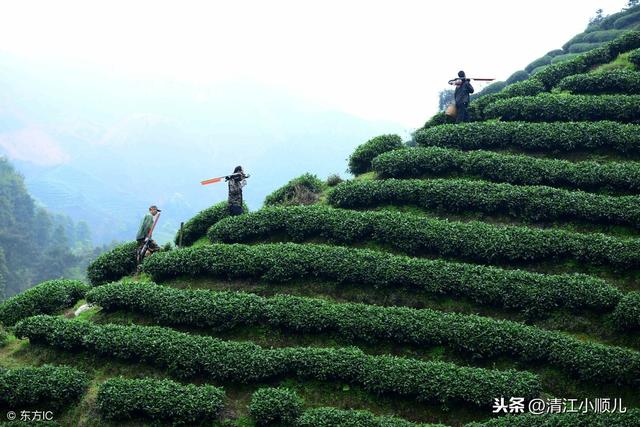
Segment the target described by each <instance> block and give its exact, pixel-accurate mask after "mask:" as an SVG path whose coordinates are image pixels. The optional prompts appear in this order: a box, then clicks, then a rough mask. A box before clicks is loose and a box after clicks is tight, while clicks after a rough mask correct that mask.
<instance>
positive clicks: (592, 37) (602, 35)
mask: <svg viewBox="0 0 640 427" xmlns="http://www.w3.org/2000/svg"><path fill="white" fill-rule="evenodd" d="M624 33H625V30H602V31H593V32H590V33H580V34H578V35H576V36H574V37H573V38H572V39H571V40H569V41H568V42H566V43H565V44H564V45H563V46H562V49H564V50H568V49H569V47H570V46H571V45H572V44H574V43H601V42H608V41H611V40H613V39H615V38H617V37H620V36H621V35H623V34H624Z"/></svg>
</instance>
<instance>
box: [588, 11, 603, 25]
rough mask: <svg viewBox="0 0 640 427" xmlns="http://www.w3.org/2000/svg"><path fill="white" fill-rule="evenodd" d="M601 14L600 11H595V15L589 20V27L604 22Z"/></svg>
mask: <svg viewBox="0 0 640 427" xmlns="http://www.w3.org/2000/svg"><path fill="white" fill-rule="evenodd" d="M602 13H603V11H602V9H598V10H596V15H595V16H594V17H593V18H591V19H589V25H598V24H599V23H601V22H602V21H603V20H604V16H603V15H602Z"/></svg>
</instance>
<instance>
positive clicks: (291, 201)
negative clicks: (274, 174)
mask: <svg viewBox="0 0 640 427" xmlns="http://www.w3.org/2000/svg"><path fill="white" fill-rule="evenodd" d="M324 188H325V183H324V182H322V180H321V179H319V178H318V177H317V176H316V175H313V174H310V173H305V174H304V175H300V176H299V177H297V178H294V179H292V180H291V181H289V182H288V183H286V184H285V185H284V186H282V187H280V188H278V189H277V190H276V191H274V192H273V193H271V194H269V195H268V196H267V197H266V198H265V199H264V204H265V205H266V206H276V205H283V206H291V205H311V204H313V203H316V202H317V201H318V199H319V198H320V193H322V191H323V190H324Z"/></svg>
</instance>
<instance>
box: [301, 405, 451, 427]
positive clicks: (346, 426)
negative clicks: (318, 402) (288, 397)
mask: <svg viewBox="0 0 640 427" xmlns="http://www.w3.org/2000/svg"><path fill="white" fill-rule="evenodd" d="M295 426H296V427H338V426H340V427H445V426H444V425H442V424H416V423H412V422H410V421H407V420H404V419H402V418H397V417H389V416H376V415H374V414H372V413H371V412H369V411H363V410H353V409H352V410H342V409H336V408H314V409H309V410H306V411H305V412H304V413H303V414H302V416H300V418H298V421H297V423H296V424H295Z"/></svg>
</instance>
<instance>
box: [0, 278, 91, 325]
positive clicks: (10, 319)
mask: <svg viewBox="0 0 640 427" xmlns="http://www.w3.org/2000/svg"><path fill="white" fill-rule="evenodd" d="M87 290H89V286H88V285H86V284H84V283H82V282H81V281H79V280H66V279H60V280H49V281H47V282H42V283H40V284H39V285H37V286H34V287H33V288H31V289H27V290H26V291H24V292H22V293H21V294H18V295H15V296H13V297H11V298H9V299H8V300H6V301H4V302H3V303H0V322H2V323H3V324H5V325H7V326H13V325H14V324H15V323H16V322H17V321H18V320H21V319H24V318H26V317H29V316H34V315H36V314H54V313H56V312H58V311H60V310H63V309H65V308H69V307H72V306H73V305H74V304H75V303H76V302H77V301H78V300H80V299H82V298H83V297H84V294H85V293H86V292H87Z"/></svg>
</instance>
